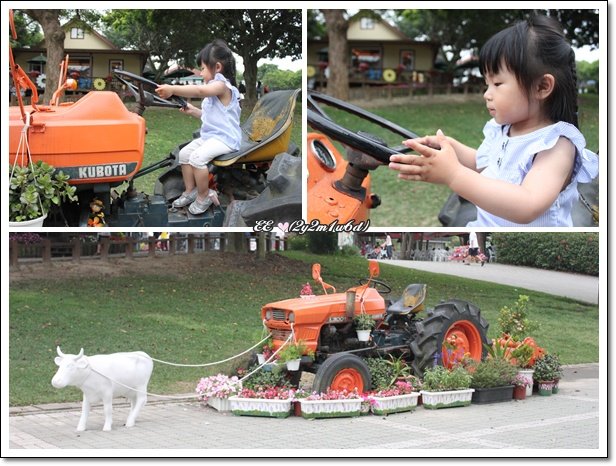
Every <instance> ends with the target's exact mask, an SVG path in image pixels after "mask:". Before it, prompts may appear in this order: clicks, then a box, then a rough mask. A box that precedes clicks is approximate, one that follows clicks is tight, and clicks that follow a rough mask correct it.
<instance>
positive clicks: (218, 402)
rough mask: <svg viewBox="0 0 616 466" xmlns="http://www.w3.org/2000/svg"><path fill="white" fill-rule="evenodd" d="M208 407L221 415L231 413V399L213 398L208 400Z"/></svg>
mask: <svg viewBox="0 0 616 466" xmlns="http://www.w3.org/2000/svg"><path fill="white" fill-rule="evenodd" d="M207 404H208V406H211V407H212V408H214V409H215V410H216V411H220V412H221V413H228V412H229V411H231V405H230V404H229V398H218V397H216V396H212V397H210V398H208V400H207Z"/></svg>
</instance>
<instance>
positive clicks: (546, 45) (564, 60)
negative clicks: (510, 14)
mask: <svg viewBox="0 0 616 466" xmlns="http://www.w3.org/2000/svg"><path fill="white" fill-rule="evenodd" d="M479 66H480V69H481V72H482V73H483V74H484V75H486V74H496V73H498V72H499V70H500V69H501V68H502V67H503V66H505V67H506V68H507V69H509V71H510V72H512V73H513V74H514V75H515V77H516V79H517V80H518V82H519V83H520V86H522V88H523V89H525V91H526V93H527V95H528V93H529V92H530V90H531V89H532V86H533V85H534V84H536V82H537V80H538V79H539V78H540V77H541V76H543V75H544V74H551V75H553V76H554V90H553V91H552V93H551V94H550V96H549V97H548V98H547V100H546V102H545V103H546V106H545V108H546V109H547V116H548V117H549V118H550V119H551V120H552V121H554V122H557V121H565V122H567V123H571V124H573V125H575V126H576V127H577V126H578V119H577V72H576V68H575V53H574V52H573V49H572V48H571V45H570V44H569V42H568V41H567V39H566V38H565V35H564V33H563V29H562V27H561V25H560V24H559V23H558V21H556V20H555V19H553V18H550V17H548V16H541V15H537V16H532V17H531V18H529V19H527V20H525V21H519V22H517V23H515V24H513V25H512V26H510V27H508V28H507V29H503V30H502V31H500V32H498V33H497V34H495V35H494V36H492V37H491V38H490V39H489V40H488V42H486V44H485V45H484V46H483V47H482V48H481V52H480V53H479Z"/></svg>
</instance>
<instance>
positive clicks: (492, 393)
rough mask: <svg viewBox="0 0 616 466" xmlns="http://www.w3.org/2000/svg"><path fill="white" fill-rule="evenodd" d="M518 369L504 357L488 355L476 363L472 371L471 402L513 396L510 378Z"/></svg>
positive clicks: (509, 398) (490, 400)
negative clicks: (472, 389)
mask: <svg viewBox="0 0 616 466" xmlns="http://www.w3.org/2000/svg"><path fill="white" fill-rule="evenodd" d="M517 372H518V370H517V368H516V367H515V366H514V365H513V364H511V362H509V361H508V360H507V359H505V358H493V357H488V358H487V359H485V360H484V361H481V362H479V363H477V364H476V365H475V367H474V370H473V371H472V374H471V376H472V381H471V387H472V388H474V389H475V391H474V392H473V395H472V402H473V403H478V404H482V403H494V402H498V401H509V400H511V399H512V397H513V389H514V386H513V385H512V384H511V380H513V378H514V377H515V376H516V374H517Z"/></svg>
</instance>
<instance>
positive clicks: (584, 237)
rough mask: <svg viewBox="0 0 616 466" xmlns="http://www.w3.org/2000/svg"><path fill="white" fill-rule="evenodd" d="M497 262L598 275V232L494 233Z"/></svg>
mask: <svg viewBox="0 0 616 466" xmlns="http://www.w3.org/2000/svg"><path fill="white" fill-rule="evenodd" d="M492 241H493V243H494V244H495V245H496V249H497V251H498V262H500V263H503V264H512V265H523V266H527V267H536V268H540V269H548V270H561V271H564V272H574V273H583V274H586V275H595V276H598V275H599V233H590V232H589V233H546V232H542V233H531V232H524V233H494V234H493V235H492Z"/></svg>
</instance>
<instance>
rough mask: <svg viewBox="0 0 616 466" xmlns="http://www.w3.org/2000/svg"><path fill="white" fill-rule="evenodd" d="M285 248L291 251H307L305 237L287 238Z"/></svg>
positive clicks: (306, 239)
mask: <svg viewBox="0 0 616 466" xmlns="http://www.w3.org/2000/svg"><path fill="white" fill-rule="evenodd" d="M287 247H288V248H289V249H290V250H292V251H305V250H307V249H308V238H307V237H306V236H305V235H295V236H289V238H288V239H287Z"/></svg>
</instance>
